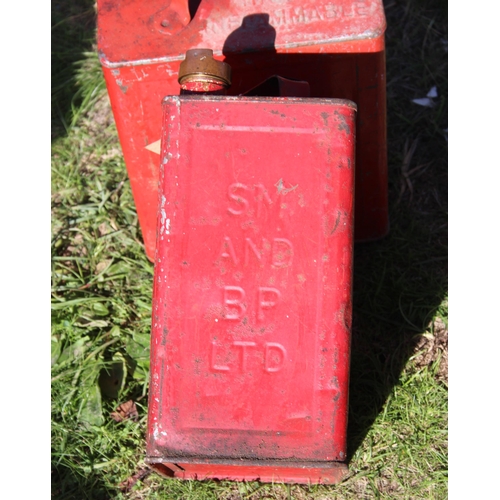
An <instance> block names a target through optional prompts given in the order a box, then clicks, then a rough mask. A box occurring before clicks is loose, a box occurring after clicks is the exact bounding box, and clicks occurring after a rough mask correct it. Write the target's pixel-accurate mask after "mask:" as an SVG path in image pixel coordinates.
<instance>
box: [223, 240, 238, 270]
mask: <svg viewBox="0 0 500 500" xmlns="http://www.w3.org/2000/svg"><path fill="white" fill-rule="evenodd" d="M220 256H221V257H222V258H223V259H231V260H232V261H233V264H234V265H235V266H237V265H238V259H237V257H236V253H235V251H234V247H233V243H232V241H231V238H230V237H229V236H226V237H225V238H224V241H223V242H222V248H221V251H220Z"/></svg>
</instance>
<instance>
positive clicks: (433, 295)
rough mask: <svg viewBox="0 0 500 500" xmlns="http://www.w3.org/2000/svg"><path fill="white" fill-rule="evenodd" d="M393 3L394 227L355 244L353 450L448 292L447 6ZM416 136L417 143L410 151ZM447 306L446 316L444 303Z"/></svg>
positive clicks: (389, 50) (389, 41)
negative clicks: (427, 101)
mask: <svg viewBox="0 0 500 500" xmlns="http://www.w3.org/2000/svg"><path fill="white" fill-rule="evenodd" d="M427 3H429V2H427ZM424 4H425V2H424ZM390 5H391V7H390V8H387V9H386V17H387V25H388V28H387V31H386V54H387V120H388V153H389V184H390V192H389V200H390V203H389V205H390V220H391V230H390V234H389V236H388V237H386V238H385V239H383V240H380V241H377V242H373V243H369V244H359V245H356V247H355V253H354V254H355V257H354V292H353V301H354V304H353V332H352V352H351V381H350V407H349V429H348V456H349V458H352V456H353V455H354V453H355V451H356V450H357V448H358V447H359V446H360V445H361V443H362V442H363V440H364V438H365V436H366V434H367V433H368V432H369V430H370V428H371V426H372V425H373V423H374V421H375V419H376V417H377V415H378V414H379V413H380V412H381V411H382V409H383V406H384V404H385V403H386V401H387V398H388V396H389V395H390V393H391V392H392V390H393V388H394V386H395V385H397V384H398V383H399V379H400V376H401V372H402V371H403V369H404V368H405V365H406V364H407V362H408V360H409V358H410V357H411V355H412V354H414V352H415V348H416V346H417V342H418V341H419V339H420V338H421V334H422V333H424V332H426V331H429V324H430V322H431V321H432V320H433V318H434V317H435V316H436V314H437V315H438V316H439V313H440V307H441V306H442V304H443V301H445V300H446V298H447V291H448V279H447V276H448V273H447V264H448V256H447V255H448V254H447V252H448V250H447V239H448V234H447V198H448V196H447V193H448V185H447V142H446V140H445V133H444V132H443V129H446V128H447V118H446V116H447V112H446V110H447V103H446V94H447V66H446V60H447V56H446V52H445V50H444V49H443V40H445V39H446V26H447V25H446V22H447V21H446V20H447V7H446V5H444V4H443V5H439V6H436V5H433V6H431V8H430V9H431V10H426V7H425V5H421V4H419V3H418V2H411V1H409V2H406V4H403V3H401V4H395V3H394V2H392V3H391V4H390ZM412 9H414V10H413V11H412ZM431 21H432V23H431ZM432 25H433V27H432V28H431V26H432ZM440 30H441V31H440ZM432 86H437V89H438V93H439V95H440V98H439V99H438V100H437V102H436V106H435V107H434V108H422V107H419V106H418V105H416V104H414V103H412V101H411V100H412V99H414V98H417V97H423V96H425V94H426V92H428V90H429V89H430V88H431V87H432ZM412 143H414V144H415V146H416V147H415V150H414V153H413V154H410V145H411V144H412ZM405 164H406V168H405ZM408 172H413V174H412V175H409V176H408ZM407 176H408V177H407ZM442 313H443V316H446V310H445V311H443V312H442Z"/></svg>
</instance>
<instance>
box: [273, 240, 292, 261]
mask: <svg viewBox="0 0 500 500" xmlns="http://www.w3.org/2000/svg"><path fill="white" fill-rule="evenodd" d="M292 260H293V245H292V243H291V242H290V241H289V240H287V239H285V238H274V240H273V258H272V264H273V266H275V267H287V266H290V265H291V264H292Z"/></svg>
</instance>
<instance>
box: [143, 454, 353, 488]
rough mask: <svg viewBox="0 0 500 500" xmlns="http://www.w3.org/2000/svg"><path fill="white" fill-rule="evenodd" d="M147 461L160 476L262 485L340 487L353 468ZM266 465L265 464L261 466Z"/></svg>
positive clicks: (331, 464) (340, 464)
mask: <svg viewBox="0 0 500 500" xmlns="http://www.w3.org/2000/svg"><path fill="white" fill-rule="evenodd" d="M164 460H168V458H167V459H159V458H147V459H146V464H147V465H148V466H149V467H150V468H151V469H153V470H154V471H155V472H157V473H158V474H160V475H162V476H165V477H175V478H178V479H187V480H198V481H200V480H207V479H217V480H229V481H260V482H262V483H292V484H336V483H339V482H341V481H342V480H343V479H344V478H345V476H346V475H347V473H348V472H349V469H348V467H347V464H345V463H343V462H323V463H300V462H292V463H286V465H285V464H284V463H283V462H278V461H272V460H267V461H259V464H258V465H257V464H256V462H254V461H248V460H237V461H236V460H231V461H229V460H224V461H222V462H223V463H206V462H203V463H201V462H200V463H196V462H190V463H184V462H176V463H174V462H168V461H164ZM261 462H262V463H261Z"/></svg>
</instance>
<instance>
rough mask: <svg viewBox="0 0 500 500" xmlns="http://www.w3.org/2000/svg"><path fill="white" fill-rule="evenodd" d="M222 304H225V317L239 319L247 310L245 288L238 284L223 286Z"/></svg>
mask: <svg viewBox="0 0 500 500" xmlns="http://www.w3.org/2000/svg"><path fill="white" fill-rule="evenodd" d="M223 300H224V305H225V306H226V315H225V319H241V317H242V316H243V314H245V311H246V310H247V306H246V304H245V303H244V302H243V301H244V300H245V290H243V288H241V287H239V286H225V287H224V299H223Z"/></svg>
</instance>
